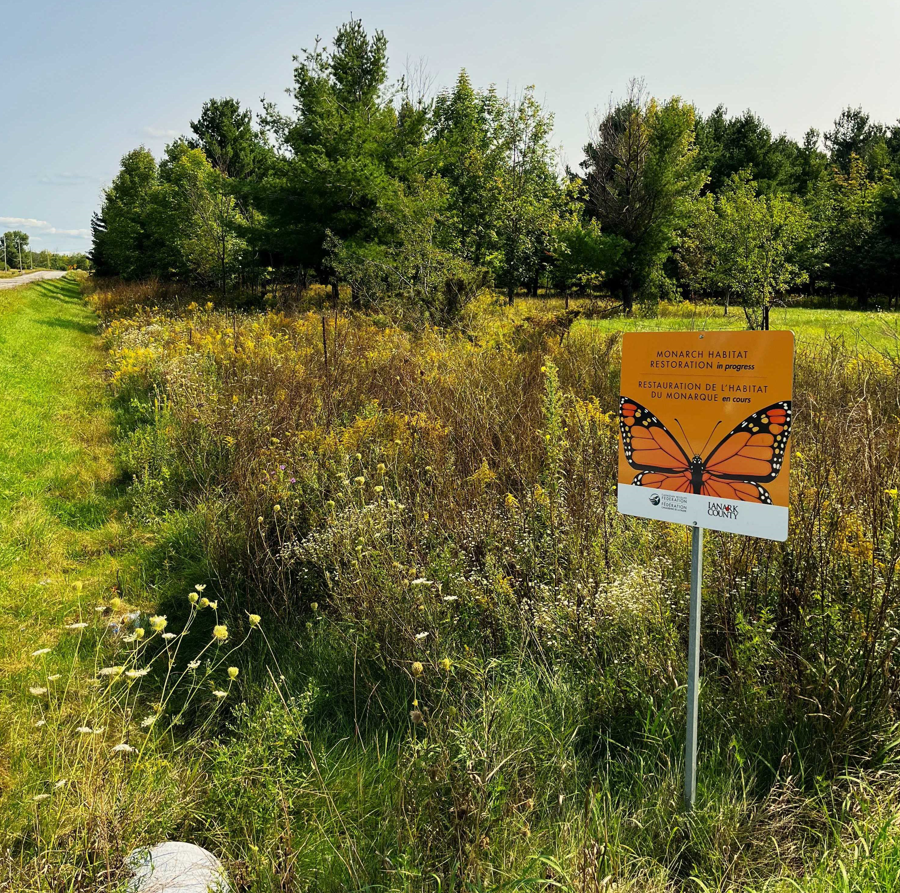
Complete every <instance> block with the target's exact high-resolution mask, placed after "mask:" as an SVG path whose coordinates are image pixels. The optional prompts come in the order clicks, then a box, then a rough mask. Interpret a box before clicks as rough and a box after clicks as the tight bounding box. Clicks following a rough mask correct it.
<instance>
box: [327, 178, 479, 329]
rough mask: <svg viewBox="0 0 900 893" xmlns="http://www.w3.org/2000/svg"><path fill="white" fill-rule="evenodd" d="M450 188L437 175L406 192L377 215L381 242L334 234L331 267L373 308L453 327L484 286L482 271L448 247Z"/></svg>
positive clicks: (377, 212)
mask: <svg viewBox="0 0 900 893" xmlns="http://www.w3.org/2000/svg"><path fill="white" fill-rule="evenodd" d="M448 191H449V190H448V187H447V184H446V183H445V182H444V181H443V180H441V179H440V178H438V177H432V178H429V179H427V180H422V181H420V182H419V183H418V184H416V187H415V188H412V189H409V190H406V189H404V190H402V191H401V192H400V193H399V194H397V195H396V196H395V197H394V198H393V200H392V201H390V202H389V203H386V204H385V205H383V206H382V207H380V208H379V209H378V210H377V211H376V212H375V213H376V216H377V217H379V218H380V220H379V221H378V224H379V226H380V227H381V229H382V231H383V233H384V234H385V235H384V238H383V239H382V240H381V241H380V242H377V243H376V242H360V241H356V242H354V241H346V242H342V241H341V240H340V239H338V238H337V237H334V236H332V237H331V238H330V241H329V246H330V249H331V252H332V258H331V263H332V266H333V267H334V269H335V270H336V271H338V273H339V274H340V276H341V278H342V279H343V280H345V281H347V282H349V283H350V284H351V286H352V288H353V289H354V291H356V292H357V293H358V294H359V296H360V302H361V303H364V304H366V305H368V306H373V307H380V308H382V309H390V310H392V311H393V312H394V313H399V314H401V315H402V314H404V313H408V312H409V311H413V312H416V313H418V314H419V315H420V316H421V317H423V318H424V319H427V320H430V321H431V322H433V323H437V324H438V325H446V324H450V323H452V322H453V321H454V320H455V319H456V318H457V316H458V315H459V313H460V311H461V310H462V309H463V308H464V307H465V305H466V304H467V303H468V302H469V301H470V300H471V299H472V298H473V297H474V296H475V295H476V294H477V292H478V289H479V287H480V286H481V284H482V283H483V280H484V276H483V271H479V270H478V269H477V268H475V267H474V266H473V265H472V264H470V263H469V262H468V261H466V260H465V259H463V258H461V257H459V256H458V255H457V254H455V253H454V252H452V251H450V250H448V249H447V247H446V236H447V232H446V228H445V227H444V226H443V221H442V219H443V216H444V214H445V213H446V210H447V206H448Z"/></svg>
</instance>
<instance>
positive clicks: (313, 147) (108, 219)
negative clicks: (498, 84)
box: [91, 19, 900, 325]
mask: <svg viewBox="0 0 900 893" xmlns="http://www.w3.org/2000/svg"><path fill="white" fill-rule="evenodd" d="M287 92H288V93H289V94H290V96H291V99H292V109H291V111H290V112H282V111H280V110H279V109H278V108H277V107H276V106H275V105H274V104H273V103H265V102H264V103H263V106H262V110H261V112H260V113H259V114H258V115H257V116H256V118H255V120H254V116H253V114H252V113H251V111H250V110H248V109H245V108H242V107H241V105H240V103H239V102H238V101H237V100H234V99H230V98H226V99H210V100H209V101H208V102H206V103H205V104H204V105H203V108H202V109H201V111H200V114H199V116H198V118H197V120H196V121H192V122H191V125H190V131H191V132H190V134H189V135H186V136H185V137H182V138H180V139H177V140H175V141H174V142H173V143H172V144H170V145H169V146H168V147H167V148H166V150H165V152H164V154H163V157H162V158H161V159H160V160H159V161H157V160H156V159H155V158H154V157H153V155H152V154H151V153H150V152H149V151H148V150H147V149H145V148H143V147H141V148H137V149H135V150H134V151H132V152H129V153H128V154H127V155H126V156H125V157H124V158H123V159H122V163H121V168H120V170H119V172H118V174H117V176H116V177H115V179H114V180H113V182H112V184H111V185H110V186H109V188H108V189H106V190H105V192H104V196H103V203H102V208H101V210H100V211H99V213H96V214H95V215H94V217H93V220H92V236H93V248H92V252H91V258H92V261H93V264H94V266H95V268H96V271H97V273H98V274H101V275H118V276H121V277H124V278H129V279H141V278H147V277H152V276H156V277H162V278H167V279H174V280H180V281H185V282H192V283H197V284H200V285H203V286H207V287H210V288H215V289H218V290H219V291H221V293H222V294H223V295H225V294H227V293H228V292H229V291H231V290H239V291H242V292H245V291H251V292H258V291H259V290H260V289H263V288H265V287H267V286H268V285H270V284H271V283H273V282H275V283H293V284H295V285H296V286H297V288H298V289H301V290H302V289H303V288H304V287H305V286H306V285H308V284H309V283H311V282H313V281H317V282H320V283H323V284H327V285H330V287H331V288H332V290H333V294H334V297H335V299H337V297H338V294H339V291H338V289H339V287H340V285H341V284H345V285H349V293H350V296H351V301H352V303H353V305H354V306H356V307H365V306H373V305H378V306H382V305H386V304H395V305H397V306H400V307H404V308H411V309H415V311H417V312H420V313H422V314H424V315H425V316H426V317H428V318H430V319H432V320H433V321H435V322H445V321H448V320H451V319H452V318H453V317H454V316H455V315H456V314H457V313H458V312H459V310H460V309H461V308H462V307H463V306H464V305H465V303H466V302H467V301H469V300H470V299H471V298H472V297H473V296H474V295H475V294H476V293H477V292H478V290H479V289H480V288H482V287H484V286H485V285H491V286H493V287H495V288H498V289H501V290H503V291H504V293H505V294H506V295H507V296H508V299H509V300H510V301H512V300H514V297H515V295H516V294H517V293H520V292H521V291H522V290H525V291H527V292H528V293H530V294H534V295H536V294H537V293H538V290H539V289H540V288H542V287H543V288H549V289H553V290H556V291H558V292H564V293H567V294H568V293H572V292H580V293H587V292H589V293H603V294H608V295H610V296H612V297H614V298H616V299H617V300H619V301H621V303H622V306H623V308H624V310H625V311H626V312H631V310H632V309H633V308H634V306H635V303H638V302H639V303H646V304H652V303H654V302H656V301H659V300H662V299H669V300H680V299H684V298H713V299H716V300H720V301H722V302H724V303H725V305H726V309H727V307H728V305H729V304H730V303H732V302H734V303H737V304H740V305H741V306H742V307H744V309H745V311H746V312H747V314H748V318H749V319H750V321H751V324H754V325H756V324H759V323H760V320H761V318H762V314H763V313H764V312H765V308H766V307H768V306H769V305H770V304H771V302H772V301H773V300H774V299H776V298H777V296H778V295H782V294H784V293H786V292H788V291H791V290H796V289H801V288H802V289H805V290H808V291H810V292H814V293H826V292H832V293H838V294H847V295H851V296H853V297H855V298H856V299H857V300H858V301H859V302H860V304H861V305H863V306H865V305H867V304H868V303H869V302H870V301H871V300H872V299H873V298H875V297H884V298H886V299H887V300H888V301H889V302H893V301H894V300H895V299H896V296H897V294H898V290H900V190H898V182H900V123H898V124H894V125H892V126H886V125H883V124H879V123H877V122H874V121H872V120H871V119H870V117H869V116H868V115H867V114H866V113H865V112H864V111H863V110H862V109H860V108H848V109H845V110H844V111H843V112H841V114H840V116H839V117H838V118H837V120H836V121H835V122H834V126H833V128H832V129H831V130H828V131H826V132H825V133H824V134H820V133H819V132H818V131H816V130H814V129H810V130H809V131H808V132H807V133H806V135H805V137H804V139H803V140H802V142H797V141H795V140H792V139H790V138H789V137H787V136H785V135H773V134H772V132H771V130H770V129H769V128H768V127H767V126H766V124H765V123H764V122H763V121H762V119H761V118H760V117H759V116H758V115H756V114H754V113H753V112H751V111H745V112H743V113H742V114H740V115H736V116H730V115H729V113H728V111H727V110H726V109H725V108H724V107H723V106H719V107H718V108H716V109H715V110H713V111H712V112H711V113H710V114H708V115H706V116H704V115H703V114H702V113H701V112H699V111H698V110H697V109H696V108H695V107H694V106H693V105H691V104H690V103H687V102H685V101H683V100H682V99H680V98H678V97H673V98H671V99H669V100H665V101H662V100H658V99H656V98H653V97H652V96H649V95H648V94H647V92H646V91H645V89H644V87H643V85H642V83H640V82H633V83H631V84H630V85H628V88H627V90H626V91H625V95H624V96H623V97H622V98H621V99H619V100H618V101H615V102H611V103H610V104H609V106H608V107H607V108H606V109H604V110H603V111H602V112H599V113H597V114H596V119H595V123H594V125H593V127H592V132H591V136H590V139H589V140H588V142H587V144H586V145H585V147H584V152H583V158H582V160H581V162H580V164H579V166H578V169H577V170H571V169H566V170H560V169H559V166H558V156H557V152H556V150H555V149H554V147H553V144H552V127H553V117H552V115H551V114H550V113H549V112H548V111H547V110H546V109H545V108H543V107H542V105H541V103H540V102H539V101H538V100H537V98H536V97H535V91H534V88H526V89H525V90H523V91H521V92H520V93H517V94H514V95H503V94H501V93H500V92H498V90H497V89H496V88H495V87H489V88H487V89H479V88H477V87H476V86H474V85H473V84H472V82H471V80H470V78H469V76H468V75H467V73H466V71H465V70H463V71H461V72H460V74H459V76H458V78H457V79H456V82H455V84H454V85H453V86H452V87H450V88H447V89H444V90H441V91H439V92H438V93H437V95H436V96H433V97H432V96H431V95H430V93H431V91H430V84H429V82H428V78H427V76H426V75H425V74H424V73H423V72H422V71H421V70H412V71H410V72H408V73H407V75H406V76H404V77H402V78H401V79H400V80H399V81H396V82H392V81H390V80H389V77H388V55H387V41H386V38H385V36H384V34H383V33H382V32H381V31H376V32H375V33H374V34H373V35H370V34H368V33H367V32H366V30H365V28H364V27H363V25H362V23H361V22H360V21H359V20H356V19H354V20H351V21H350V22H348V23H346V24H344V25H342V26H341V27H340V28H339V29H338V30H337V33H336V35H335V37H334V40H333V41H332V43H331V45H330V46H326V45H324V44H322V43H321V42H320V41H317V42H316V44H315V46H314V47H313V48H312V49H311V50H306V51H304V52H303V53H302V54H301V55H300V56H298V57H295V68H294V79H293V85H292V86H291V87H290V88H289V90H288V91H287Z"/></svg>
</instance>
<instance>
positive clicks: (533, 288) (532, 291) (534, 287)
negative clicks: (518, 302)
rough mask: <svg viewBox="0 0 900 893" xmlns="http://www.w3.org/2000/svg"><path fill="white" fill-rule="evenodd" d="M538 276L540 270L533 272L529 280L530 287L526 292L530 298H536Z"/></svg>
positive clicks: (539, 275)
mask: <svg viewBox="0 0 900 893" xmlns="http://www.w3.org/2000/svg"><path fill="white" fill-rule="evenodd" d="M540 277H541V274H540V272H536V273H535V274H534V278H533V279H532V280H531V286H530V288H529V290H528V294H529V295H530V296H531V297H532V298H536V297H537V296H538V284H539V281H540Z"/></svg>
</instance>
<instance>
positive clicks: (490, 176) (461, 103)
mask: <svg viewBox="0 0 900 893" xmlns="http://www.w3.org/2000/svg"><path fill="white" fill-rule="evenodd" d="M503 116H504V106H503V103H502V101H501V100H500V98H499V97H498V96H497V92H496V90H494V89H493V88H491V89H489V90H487V91H486V92H479V91H476V90H475V89H474V88H473V87H472V82H471V81H470V80H469V76H468V74H467V73H466V71H465V69H463V70H462V71H461V72H460V74H459V77H458V78H457V80H456V84H455V85H454V88H453V89H452V90H450V91H445V92H443V93H441V94H440V95H439V96H438V97H437V100H436V101H435V104H434V111H433V116H432V121H433V130H432V137H431V146H430V148H431V155H430V158H431V159H432V164H433V170H434V171H435V173H437V174H439V175H440V176H441V178H442V179H443V180H444V181H445V182H446V183H447V184H448V186H449V192H448V199H447V208H446V212H445V215H444V220H445V226H446V227H447V229H448V232H449V233H450V234H451V237H452V238H453V240H454V242H455V246H456V250H457V251H458V252H459V254H460V255H461V256H462V257H464V258H465V259H466V260H468V261H470V262H471V263H473V264H475V265H477V266H487V265H488V263H489V261H490V259H491V258H492V257H494V256H496V253H497V251H498V238H499V237H498V228H499V224H500V220H499V192H500V183H501V173H500V172H501V169H502V167H503V162H504V155H505V146H504V141H503V138H502V129H503Z"/></svg>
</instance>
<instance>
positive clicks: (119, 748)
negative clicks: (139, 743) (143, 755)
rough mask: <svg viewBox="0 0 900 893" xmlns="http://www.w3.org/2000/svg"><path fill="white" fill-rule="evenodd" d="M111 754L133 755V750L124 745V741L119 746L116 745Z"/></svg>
mask: <svg viewBox="0 0 900 893" xmlns="http://www.w3.org/2000/svg"><path fill="white" fill-rule="evenodd" d="M112 752H113V753H134V748H133V747H132V746H131V745H130V744H126V743H125V742H124V741H123V742H122V743H121V744H117V745H116V746H115V747H114V748H113V749H112Z"/></svg>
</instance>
